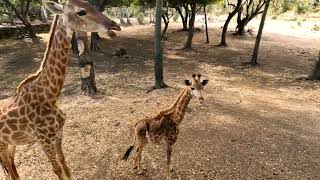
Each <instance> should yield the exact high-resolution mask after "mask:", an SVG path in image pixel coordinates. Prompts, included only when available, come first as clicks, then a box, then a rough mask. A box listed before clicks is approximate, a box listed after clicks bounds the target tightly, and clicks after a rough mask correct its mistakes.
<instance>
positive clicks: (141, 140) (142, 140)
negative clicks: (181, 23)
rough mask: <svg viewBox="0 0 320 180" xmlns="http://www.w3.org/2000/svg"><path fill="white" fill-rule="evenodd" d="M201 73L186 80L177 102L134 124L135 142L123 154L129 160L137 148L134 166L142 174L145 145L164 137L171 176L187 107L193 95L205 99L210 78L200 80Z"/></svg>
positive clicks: (156, 142)
mask: <svg viewBox="0 0 320 180" xmlns="http://www.w3.org/2000/svg"><path fill="white" fill-rule="evenodd" d="M200 78H201V74H192V81H190V80H185V85H186V86H187V87H186V88H185V89H183V90H182V92H181V93H180V95H179V97H178V99H177V100H176V102H175V103H174V104H173V105H172V106H171V107H170V108H168V109H165V110H163V111H161V112H160V113H158V114H157V115H156V116H153V117H151V118H145V119H142V120H140V121H138V122H137V123H136V124H135V126H134V130H133V132H134V144H133V145H132V146H130V147H129V149H128V150H127V151H126V153H125V154H124V156H123V158H122V159H123V160H127V159H128V157H129V155H130V153H131V151H132V150H133V149H134V148H136V151H137V154H136V157H135V158H134V162H133V168H134V169H136V168H138V174H139V175H142V174H143V170H142V168H141V154H142V150H143V148H144V146H145V145H146V144H147V143H148V139H149V141H151V142H152V143H155V144H159V143H160V141H161V139H162V138H164V140H165V142H166V145H167V167H166V176H167V179H171V176H170V161H171V152H172V148H173V145H174V143H175V142H176V140H177V138H178V134H179V124H180V123H181V122H182V120H183V117H184V115H185V112H186V108H187V107H188V104H189V102H190V100H191V99H192V97H196V98H198V100H199V102H200V103H201V104H202V103H203V101H204V99H203V96H202V90H203V87H204V86H205V85H206V84H207V83H208V82H209V80H202V81H201V80H200Z"/></svg>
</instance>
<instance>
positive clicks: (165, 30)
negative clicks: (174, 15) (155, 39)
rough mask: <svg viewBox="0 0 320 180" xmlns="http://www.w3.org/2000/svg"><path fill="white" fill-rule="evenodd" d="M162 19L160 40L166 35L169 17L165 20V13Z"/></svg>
mask: <svg viewBox="0 0 320 180" xmlns="http://www.w3.org/2000/svg"><path fill="white" fill-rule="evenodd" d="M162 19H163V22H164V29H163V31H162V35H161V40H163V38H164V36H165V35H166V32H167V30H168V26H169V19H168V20H167V17H166V16H165V15H162Z"/></svg>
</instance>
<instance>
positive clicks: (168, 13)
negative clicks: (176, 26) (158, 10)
mask: <svg viewBox="0 0 320 180" xmlns="http://www.w3.org/2000/svg"><path fill="white" fill-rule="evenodd" d="M174 13H175V12H174V10H173V9H171V8H169V4H168V2H167V1H166V7H165V9H164V10H163V11H162V19H163V22H164V29H163V31H162V35H161V40H163V38H164V36H165V34H166V32H167V30H168V26H169V23H170V19H171V18H172V17H173V16H174Z"/></svg>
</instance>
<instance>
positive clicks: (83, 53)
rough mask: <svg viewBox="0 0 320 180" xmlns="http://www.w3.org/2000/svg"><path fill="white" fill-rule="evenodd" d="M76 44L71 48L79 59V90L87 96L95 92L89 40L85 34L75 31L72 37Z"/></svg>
mask: <svg viewBox="0 0 320 180" xmlns="http://www.w3.org/2000/svg"><path fill="white" fill-rule="evenodd" d="M73 38H74V40H75V41H76V44H74V46H73V50H74V52H76V53H77V55H78V59H79V67H80V76H81V90H82V91H83V92H84V93H85V94H87V95H89V94H95V93H96V92H97V86H96V80H95V71H94V63H93V61H92V59H91V57H90V48H89V40H88V36H87V33H86V32H82V31H77V32H75V33H74V36H73Z"/></svg>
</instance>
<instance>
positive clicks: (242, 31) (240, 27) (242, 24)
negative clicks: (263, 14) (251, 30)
mask: <svg viewBox="0 0 320 180" xmlns="http://www.w3.org/2000/svg"><path fill="white" fill-rule="evenodd" d="M245 26H246V23H245V22H244V21H240V22H238V25H237V32H236V33H235V35H238V36H244V35H245V29H244V27H245Z"/></svg>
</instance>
